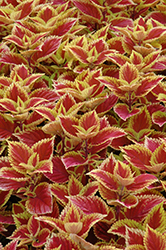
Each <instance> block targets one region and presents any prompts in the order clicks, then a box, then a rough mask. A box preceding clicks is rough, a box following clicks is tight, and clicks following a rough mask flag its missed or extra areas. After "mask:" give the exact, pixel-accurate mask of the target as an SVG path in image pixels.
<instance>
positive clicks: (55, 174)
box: [44, 157, 69, 183]
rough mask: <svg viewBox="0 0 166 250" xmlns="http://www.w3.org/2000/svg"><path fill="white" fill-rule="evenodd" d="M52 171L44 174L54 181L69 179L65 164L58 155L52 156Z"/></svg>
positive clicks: (62, 181)
mask: <svg viewBox="0 0 166 250" xmlns="http://www.w3.org/2000/svg"><path fill="white" fill-rule="evenodd" d="M52 163H53V168H52V173H49V172H47V173H44V175H45V176H46V177H47V178H48V179H49V180H51V181H53V182H56V183H65V182H67V181H68V179H69V173H68V172H67V170H66V168H65V165H64V164H63V162H62V160H61V159H60V158H59V157H53V159H52Z"/></svg>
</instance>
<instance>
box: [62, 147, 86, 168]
mask: <svg viewBox="0 0 166 250" xmlns="http://www.w3.org/2000/svg"><path fill="white" fill-rule="evenodd" d="M62 162H63V164H64V165H65V168H66V169H68V168H70V167H74V166H77V165H86V164H87V163H88V160H87V159H85V158H84V157H82V156H81V154H80V153H77V152H75V151H71V152H69V153H66V154H64V155H63V157H62Z"/></svg>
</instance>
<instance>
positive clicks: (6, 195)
mask: <svg viewBox="0 0 166 250" xmlns="http://www.w3.org/2000/svg"><path fill="white" fill-rule="evenodd" d="M11 194H12V191H11V190H9V191H2V190H0V196H1V201H0V208H1V207H3V206H4V205H5V204H6V203H7V201H8V200H9V198H10V196H11Z"/></svg>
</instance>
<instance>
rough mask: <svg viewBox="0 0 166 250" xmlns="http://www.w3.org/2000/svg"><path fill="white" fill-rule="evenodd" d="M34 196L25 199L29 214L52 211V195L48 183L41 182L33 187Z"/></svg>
mask: <svg viewBox="0 0 166 250" xmlns="http://www.w3.org/2000/svg"><path fill="white" fill-rule="evenodd" d="M34 193H35V197H33V198H29V199H28V200H27V201H26V207H27V210H28V211H29V212H30V213H31V214H45V213H50V212H52V195H51V188H50V186H49V184H48V183H46V182H43V183H40V184H38V185H37V187H35V189H34Z"/></svg>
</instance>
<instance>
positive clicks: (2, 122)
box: [0, 116, 15, 141]
mask: <svg viewBox="0 0 166 250" xmlns="http://www.w3.org/2000/svg"><path fill="white" fill-rule="evenodd" d="M14 128H15V124H14V123H13V122H11V121H10V120H6V119H5V118H4V117H3V116H0V140H1V141H2V140H6V139H9V138H10V137H11V136H12V134H13V132H14Z"/></svg>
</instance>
